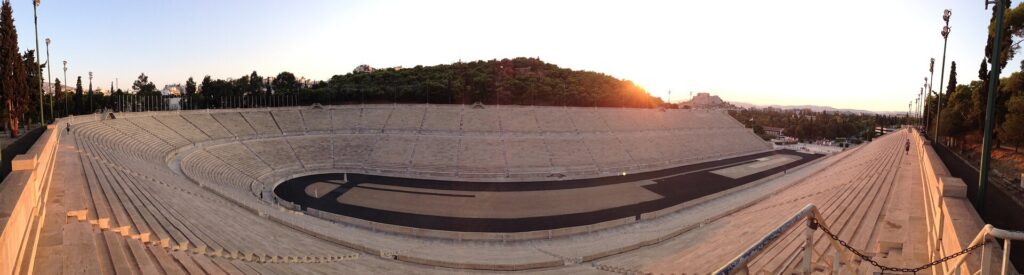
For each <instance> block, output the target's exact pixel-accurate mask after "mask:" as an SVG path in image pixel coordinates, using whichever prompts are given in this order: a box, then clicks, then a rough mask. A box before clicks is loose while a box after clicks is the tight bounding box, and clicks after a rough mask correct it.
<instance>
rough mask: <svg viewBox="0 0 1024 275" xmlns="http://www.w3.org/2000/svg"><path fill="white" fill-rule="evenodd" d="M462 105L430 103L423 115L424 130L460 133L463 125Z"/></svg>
mask: <svg viewBox="0 0 1024 275" xmlns="http://www.w3.org/2000/svg"><path fill="white" fill-rule="evenodd" d="M462 111H463V108H462V106H459V105H453V106H448V105H430V107H428V108H427V112H426V114H425V115H424V117H423V127H422V128H420V130H421V131H424V132H437V133H446V134H453V133H458V132H459V128H460V127H461V125H462Z"/></svg>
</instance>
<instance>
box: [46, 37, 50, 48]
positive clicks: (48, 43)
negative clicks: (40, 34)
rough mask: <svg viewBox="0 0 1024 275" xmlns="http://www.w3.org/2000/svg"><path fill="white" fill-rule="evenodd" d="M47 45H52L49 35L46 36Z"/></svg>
mask: <svg viewBox="0 0 1024 275" xmlns="http://www.w3.org/2000/svg"><path fill="white" fill-rule="evenodd" d="M46 45H47V46H49V45H50V38H49V37H47V38H46Z"/></svg>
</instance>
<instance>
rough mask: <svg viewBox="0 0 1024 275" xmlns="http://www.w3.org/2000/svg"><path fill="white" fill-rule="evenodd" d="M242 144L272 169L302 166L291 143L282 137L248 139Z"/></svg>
mask: <svg viewBox="0 0 1024 275" xmlns="http://www.w3.org/2000/svg"><path fill="white" fill-rule="evenodd" d="M242 144H245V147H248V148H249V150H251V151H252V153H253V154H255V155H256V156H257V157H259V158H260V159H262V160H263V161H265V162H266V163H267V164H268V165H270V167H272V168H274V170H281V169H295V168H301V167H302V163H299V159H298V158H297V157H296V156H295V152H294V151H292V147H291V145H290V144H288V142H287V141H285V139H283V138H274V139H258V140H248V141H243V142H242Z"/></svg>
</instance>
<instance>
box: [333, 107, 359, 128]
mask: <svg viewBox="0 0 1024 275" xmlns="http://www.w3.org/2000/svg"><path fill="white" fill-rule="evenodd" d="M330 112H331V114H330V117H331V119H332V123H331V125H332V127H333V130H334V131H335V132H337V133H356V132H358V131H359V121H360V120H361V119H362V109H361V108H358V107H339V108H336V109H334V108H332V109H330Z"/></svg>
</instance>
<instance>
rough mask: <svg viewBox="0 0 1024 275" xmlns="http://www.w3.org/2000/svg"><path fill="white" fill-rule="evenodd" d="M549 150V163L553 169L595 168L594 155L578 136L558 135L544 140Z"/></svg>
mask: <svg viewBox="0 0 1024 275" xmlns="http://www.w3.org/2000/svg"><path fill="white" fill-rule="evenodd" d="M544 143H545V144H547V148H548V150H550V151H551V164H552V165H554V168H555V169H567V170H568V169H573V170H576V169H595V168H596V165H595V163H594V157H593V156H591V155H590V151H589V150H588V149H587V146H586V144H584V142H583V139H581V138H579V137H559V138H548V139H545V140H544Z"/></svg>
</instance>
